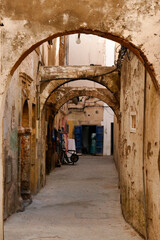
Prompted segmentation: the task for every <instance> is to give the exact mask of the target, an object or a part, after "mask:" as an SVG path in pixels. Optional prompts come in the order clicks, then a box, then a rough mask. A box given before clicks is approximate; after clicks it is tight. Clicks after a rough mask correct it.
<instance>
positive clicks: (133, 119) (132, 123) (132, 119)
mask: <svg viewBox="0 0 160 240" xmlns="http://www.w3.org/2000/svg"><path fill="white" fill-rule="evenodd" d="M136 125H137V123H136V112H131V113H130V132H133V133H135V132H136V127H137V126H136Z"/></svg>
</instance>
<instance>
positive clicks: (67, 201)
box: [5, 156, 141, 240]
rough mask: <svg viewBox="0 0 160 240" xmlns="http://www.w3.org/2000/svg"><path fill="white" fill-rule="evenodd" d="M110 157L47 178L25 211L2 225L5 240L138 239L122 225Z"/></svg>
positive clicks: (90, 159)
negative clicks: (3, 226) (44, 184)
mask: <svg viewBox="0 0 160 240" xmlns="http://www.w3.org/2000/svg"><path fill="white" fill-rule="evenodd" d="M117 182H118V179H117V172H116V170H115V166H114V163H113V159H112V157H92V156H87V157H81V158H80V160H79V162H78V163H77V164H76V165H74V166H62V167H61V168H59V169H56V170H55V171H54V172H52V173H51V174H50V175H49V176H48V177H47V184H46V186H45V187H44V188H43V189H41V191H40V193H39V194H38V195H37V196H35V197H34V198H33V203H32V204H31V205H30V206H29V207H27V208H26V210H25V212H21V213H16V214H14V215H12V216H11V217H10V218H9V219H8V220H7V221H6V222H5V240H15V239H16V240H42V239H43V240H73V239H74V240H75V239H76V240H82V239H83V240H105V239H107V240H140V239H141V237H139V236H138V234H137V233H136V232H135V231H134V230H133V229H132V228H131V227H130V226H129V225H128V224H127V223H126V222H125V221H124V219H123V217H122V214H121V209H120V201H119V190H118V188H117Z"/></svg>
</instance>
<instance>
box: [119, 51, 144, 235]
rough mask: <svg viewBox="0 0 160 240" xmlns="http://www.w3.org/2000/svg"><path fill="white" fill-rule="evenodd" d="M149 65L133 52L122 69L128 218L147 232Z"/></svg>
mask: <svg viewBox="0 0 160 240" xmlns="http://www.w3.org/2000/svg"><path fill="white" fill-rule="evenodd" d="M144 79H145V68H144V66H143V65H142V64H141V62H140V61H139V60H138V59H137V57H136V56H135V55H134V54H133V53H131V52H130V54H129V57H128V56H126V57H125V59H124V62H123V66H122V69H121V100H120V112H121V126H120V162H119V165H120V189H121V204H122V212H123V215H124V217H125V219H126V220H127V221H128V222H129V223H130V224H131V225H132V226H133V227H134V228H135V229H136V230H137V231H138V232H139V233H141V234H142V235H145V214H144V188H143V174H142V171H143V119H144V118H143V115H144Z"/></svg>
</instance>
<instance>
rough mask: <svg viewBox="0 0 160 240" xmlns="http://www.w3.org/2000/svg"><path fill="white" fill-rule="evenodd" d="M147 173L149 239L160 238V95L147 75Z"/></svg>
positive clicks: (156, 239)
mask: <svg viewBox="0 0 160 240" xmlns="http://www.w3.org/2000/svg"><path fill="white" fill-rule="evenodd" d="M146 86H147V87H146V113H145V117H146V121H145V170H146V171H145V174H146V202H147V210H146V212H147V222H148V235H149V239H151V240H152V239H153V240H158V239H160V228H159V225H160V217H159V216H160V215H159V213H160V97H159V95H158V94H157V92H156V90H155V87H154V86H153V83H152V81H151V78H150V76H149V74H147V76H146Z"/></svg>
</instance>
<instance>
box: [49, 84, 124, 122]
mask: <svg viewBox="0 0 160 240" xmlns="http://www.w3.org/2000/svg"><path fill="white" fill-rule="evenodd" d="M79 96H89V97H95V98H98V99H100V100H101V101H103V102H105V103H107V105H108V106H110V107H111V108H112V110H113V111H114V113H115V115H116V117H117V119H119V117H120V115H119V114H120V112H119V103H118V102H117V101H116V99H114V97H113V96H112V94H111V93H110V92H109V91H108V90H107V89H103V88H96V89H92V88H90V89H87V88H83V87H81V88H80V87H79V88H69V87H60V88H59V89H58V90H57V91H55V92H54V93H53V95H51V96H50V97H49V98H48V101H47V102H48V103H49V102H52V103H53V109H54V112H55V113H57V112H58V110H59V109H60V108H61V107H62V106H63V105H64V104H65V103H66V102H68V101H69V100H70V99H73V98H75V97H79ZM53 98H54V99H56V100H55V101H54V99H53Z"/></svg>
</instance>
